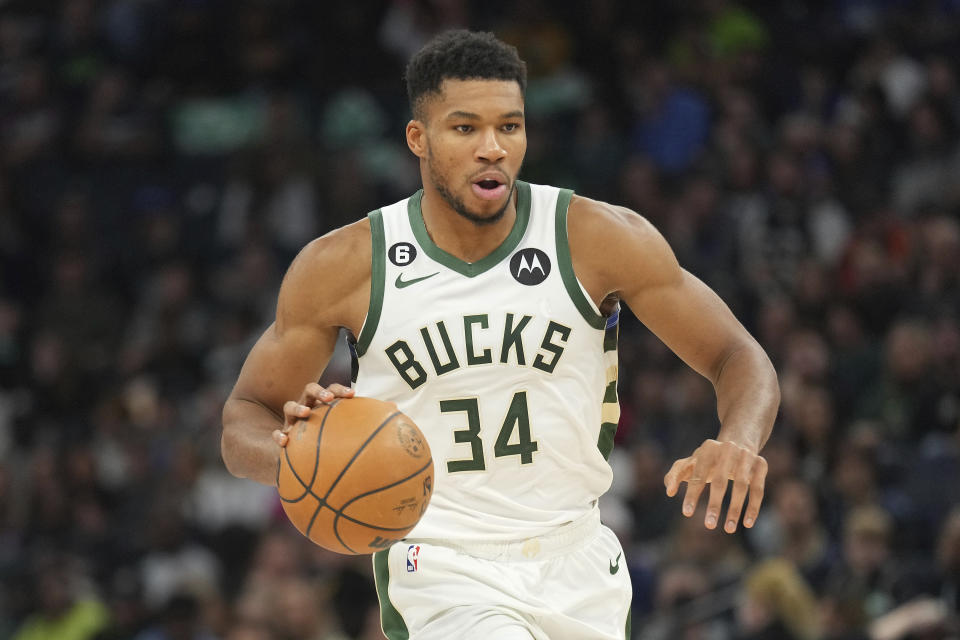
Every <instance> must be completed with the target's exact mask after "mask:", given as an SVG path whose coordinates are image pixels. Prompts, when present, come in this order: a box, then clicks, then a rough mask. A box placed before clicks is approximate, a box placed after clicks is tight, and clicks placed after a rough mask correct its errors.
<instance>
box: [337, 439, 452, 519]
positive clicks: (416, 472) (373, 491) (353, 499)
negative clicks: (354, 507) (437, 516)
mask: <svg viewBox="0 0 960 640" xmlns="http://www.w3.org/2000/svg"><path fill="white" fill-rule="evenodd" d="M432 466H433V457H432V456H431V458H430V460H428V461H427V464H425V465H423V466H422V467H420V468H419V469H417V470H416V471H414V472H413V473H411V474H410V475H408V476H407V477H406V478H402V479H400V480H397V481H396V482H391V483H390V484H385V485H383V486H382V487H377V488H376V489H373V490H371V491H367V492H366V493H361V494H360V495H358V496H354V497H353V498H351V499H350V500H348V501H347V502H344V503H343V505H342V506H341V507H340V508H339V509H334V511H335V512H336V513H338V514H341V515H343V517H344V518H346V519H347V520H350V521H351V522H355V523H357V524H362V525H364V526H367V527H374V526H376V528H378V529H387V530H390V531H400V530H401V529H403V527H400V528H398V529H390V528H389V527H380V526H377V525H372V524H370V523H368V522H361V521H360V520H357V519H355V518H351V517H350V516H348V515H346V514H343V511H344V510H346V508H347V507H348V506H350V504H351V503H354V502H356V501H357V500H359V499H360V498H365V497H367V496H369V495H373V494H374V493H379V492H380V491H385V490H387V489H390V488H392V487H395V486H397V485H398V484H403V483H404V482H406V481H407V480H409V479H410V478H415V477H416V476H418V475H420V474H421V473H423V472H424V470H425V469H427V468H429V467H432Z"/></svg>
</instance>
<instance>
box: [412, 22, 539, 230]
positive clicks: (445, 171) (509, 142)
mask: <svg viewBox="0 0 960 640" xmlns="http://www.w3.org/2000/svg"><path fill="white" fill-rule="evenodd" d="M406 81H407V96H408V97H409V99H410V108H411V110H412V112H413V120H411V121H410V123H408V124H407V144H408V145H409V146H410V149H411V150H412V151H413V152H414V154H415V155H417V156H418V157H419V158H420V161H421V172H422V173H423V174H424V182H425V183H426V182H427V181H429V186H432V187H433V188H434V189H436V191H437V192H438V193H439V194H440V195H441V196H442V197H443V198H444V200H446V202H447V203H448V204H449V205H450V206H451V207H452V208H453V209H454V210H455V211H456V212H457V213H459V214H460V215H462V216H464V217H465V218H467V219H469V220H472V221H473V222H475V223H477V224H488V223H492V222H495V221H497V220H499V219H500V218H501V217H502V216H503V213H504V211H506V208H507V206H508V205H509V203H510V196H511V193H512V191H513V183H514V180H515V179H516V177H517V174H518V173H519V172H520V165H521V164H522V163H523V156H524V154H525V153H526V149H527V137H526V131H525V129H524V112H523V97H524V92H525V91H526V87H527V68H526V65H525V64H524V62H523V61H522V60H521V59H520V57H519V56H518V55H517V50H516V49H515V48H514V47H511V46H510V45H507V44H505V43H503V42H501V41H499V40H497V39H496V38H495V37H494V36H493V34H490V33H476V32H471V31H464V30H456V31H448V32H446V33H443V34H441V35H439V36H437V37H436V38H434V39H433V40H431V41H430V42H429V43H427V44H426V45H425V46H424V47H423V48H422V49H421V50H420V51H419V52H417V53H416V54H415V55H414V56H413V58H412V59H411V60H410V63H409V64H408V65H407V71H406ZM424 186H425V187H426V186H428V185H426V184H425V185H424Z"/></svg>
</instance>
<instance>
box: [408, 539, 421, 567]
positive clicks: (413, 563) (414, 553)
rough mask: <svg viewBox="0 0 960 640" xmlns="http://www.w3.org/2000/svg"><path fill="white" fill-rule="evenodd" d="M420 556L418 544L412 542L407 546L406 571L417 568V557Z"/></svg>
mask: <svg viewBox="0 0 960 640" xmlns="http://www.w3.org/2000/svg"><path fill="white" fill-rule="evenodd" d="M419 557H420V545H418V544H412V545H410V546H409V547H407V573H413V572H414V571H416V570H417V559H418V558H419Z"/></svg>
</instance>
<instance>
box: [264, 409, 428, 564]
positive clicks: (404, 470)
mask: <svg viewBox="0 0 960 640" xmlns="http://www.w3.org/2000/svg"><path fill="white" fill-rule="evenodd" d="M289 436H290V439H289V441H288V443H287V446H286V447H285V448H284V450H283V453H282V454H281V455H280V466H279V468H278V470H277V490H278V492H279V493H280V500H281V502H282V504H283V510H284V511H285V512H286V514H287V517H288V518H290V521H291V522H292V523H293V524H294V526H296V528H297V529H298V530H299V531H300V533H302V534H303V535H305V536H307V537H308V538H310V540H312V541H313V542H315V543H316V544H318V545H320V546H321V547H324V548H326V549H330V550H331V551H336V552H338V553H344V554H363V553H373V552H375V551H380V550H381V549H385V548H386V547H389V546H390V545H391V544H393V543H394V542H396V541H398V540H400V539H401V538H403V537H404V536H405V535H407V533H409V532H410V530H411V529H413V527H414V525H416V524H417V522H418V521H419V520H420V517H421V516H422V515H423V513H424V511H426V509H427V505H428V504H429V503H430V496H431V495H432V493H433V457H432V456H431V454H430V447H429V446H428V445H427V440H426V438H424V437H423V433H421V432H420V429H419V428H418V427H417V425H416V424H414V423H413V421H412V420H411V419H410V418H408V417H407V416H405V415H404V414H402V413H401V412H399V411H397V407H396V405H394V404H391V403H388V402H383V401H381V400H377V399H375V398H341V399H339V400H336V401H335V402H333V403H332V404H327V405H322V406H319V407H316V408H315V409H314V410H313V411H312V412H311V413H310V417H309V418H307V419H306V420H301V421H299V422H297V424H295V425H294V426H293V429H291V430H290V433H289Z"/></svg>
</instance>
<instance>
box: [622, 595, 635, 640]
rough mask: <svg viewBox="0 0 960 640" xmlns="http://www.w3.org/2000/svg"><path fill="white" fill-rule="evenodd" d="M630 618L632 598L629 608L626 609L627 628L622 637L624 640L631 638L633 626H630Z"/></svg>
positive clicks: (631, 614)
mask: <svg viewBox="0 0 960 640" xmlns="http://www.w3.org/2000/svg"><path fill="white" fill-rule="evenodd" d="M631 618H633V598H631V599H630V608H629V609H627V628H626V634H625V635H624V636H623V637H624V638H626V640H630V638H631V637H632V636H631V635H630V633H631V631H632V630H633V629H632V628H633V625H632V624H631V622H632V620H631Z"/></svg>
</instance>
